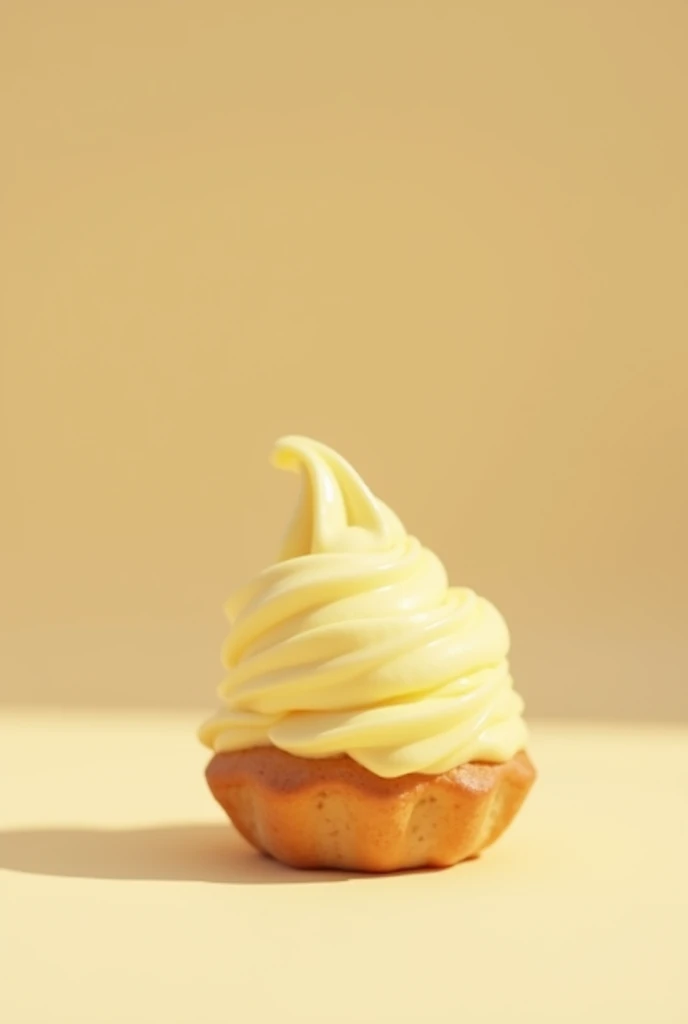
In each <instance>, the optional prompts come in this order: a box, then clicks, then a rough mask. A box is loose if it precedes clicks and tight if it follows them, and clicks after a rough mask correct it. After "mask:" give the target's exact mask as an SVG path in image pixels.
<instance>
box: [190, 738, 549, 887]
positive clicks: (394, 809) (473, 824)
mask: <svg viewBox="0 0 688 1024" xmlns="http://www.w3.org/2000/svg"><path fill="white" fill-rule="evenodd" d="M206 778H207V780H208V785H209V787H210V790H211V792H212V794H213V796H214V797H215V799H216V800H217V802H218V803H219V804H220V806H221V807H222V808H223V809H224V810H225V812H226V813H227V815H228V816H229V818H230V819H231V821H232V822H233V823H234V825H235V826H236V828H237V829H238V830H239V832H240V833H241V834H242V835H243V836H244V838H245V839H247V840H248V842H250V843H251V844H252V845H253V846H255V847H256V848H257V849H258V850H261V851H262V852H264V853H266V854H269V855H270V856H271V857H274V858H276V859H277V860H280V861H282V862H283V863H285V864H289V865H291V866H293V867H299V868H342V869H347V870H350V871H378V872H380V871H398V870H401V869H404V868H420V867H448V866H450V865H452V864H456V863H458V861H461V860H465V859H466V858H468V857H475V856H477V854H479V853H480V852H481V851H482V850H484V849H485V848H486V847H487V846H489V845H490V844H491V843H493V842H494V841H495V840H496V839H497V838H498V837H499V836H500V835H501V834H502V832H503V831H504V830H505V829H506V828H507V826H508V825H509V824H510V822H511V821H512V820H513V818H514V817H515V815H516V813H517V811H518V810H519V808H520V806H521V804H522V803H523V801H524V800H525V798H526V796H527V794H528V791H529V789H530V787H531V786H532V784H533V782H534V780H535V769H534V767H533V765H532V763H531V761H530V759H529V757H528V755H527V754H526V753H525V751H521V752H519V753H518V754H516V755H515V756H514V757H512V758H511V759H510V760H509V761H506V762H505V763H503V764H484V763H476V762H471V763H469V764H464V765H460V766H459V767H457V768H453V769H451V771H448V772H444V773H443V774H442V775H422V774H418V773H415V774H412V775H405V776H401V777H398V778H394V779H384V778H380V777H378V776H376V775H374V774H373V773H372V772H369V771H368V770H367V769H366V768H363V767H362V766H361V765H359V764H357V762H355V761H353V760H352V759H351V758H349V757H336V758H329V759H326V758H323V759H308V758H301V757H295V756H294V755H292V754H288V753H286V752H284V751H282V750H278V749H277V748H275V747H258V748H254V749H251V750H240V751H233V752H226V753H221V754H216V755H215V756H214V757H213V758H212V759H211V761H210V763H209V764H208V767H207V769H206Z"/></svg>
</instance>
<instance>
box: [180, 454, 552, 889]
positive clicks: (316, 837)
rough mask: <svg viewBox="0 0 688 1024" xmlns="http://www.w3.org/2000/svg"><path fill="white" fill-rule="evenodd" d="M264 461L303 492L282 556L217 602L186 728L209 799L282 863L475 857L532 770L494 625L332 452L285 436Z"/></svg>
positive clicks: (505, 642) (416, 862)
mask: <svg viewBox="0 0 688 1024" xmlns="http://www.w3.org/2000/svg"><path fill="white" fill-rule="evenodd" d="M273 461H274V463H275V465H276V466H278V467H280V468H282V469H289V470H295V471H297V472H300V474H301V477H302V490H301V498H300V502H299V505H298V508H297V510H296V514H295V516H294V519H293V522H292V524H291V526H290V528H289V530H288V532H287V535H286V539H285V542H284V546H283V548H282V552H281V555H280V557H279V559H278V561H277V562H275V564H274V565H271V566H269V568H267V569H265V570H264V571H263V572H261V573H260V574H259V575H258V576H257V577H256V578H255V579H253V580H252V581H251V582H250V583H248V584H247V585H246V586H244V587H243V588H241V589H240V590H238V591H237V592H236V593H235V594H234V595H233V596H232V597H231V598H230V599H229V601H228V602H227V605H226V611H227V615H228V617H229V620H230V623H231V630H230V634H229V637H228V639H227V641H226V642H225V645H224V648H223V657H222V660H223V664H224V666H225V668H226V671H227V676H226V678H225V680H224V682H223V683H221V685H220V687H219V691H218V692H219V697H220V701H221V706H220V708H219V710H218V711H217V712H216V714H215V715H214V716H213V717H212V718H210V719H209V720H208V721H206V722H205V723H204V724H203V725H202V726H201V728H200V730H199V737H200V739H201V741H202V742H203V743H204V744H205V745H206V746H207V747H209V748H210V749H211V751H212V752H213V756H212V758H211V760H210V763H209V764H208V767H207V770H206V777H207V781H208V785H209V787H210V790H211V792H212V794H213V796H214V797H215V799H216V800H217V801H218V803H219V804H220V805H221V806H222V807H223V808H224V810H225V811H226V813H227V814H228V816H229V817H230V819H231V820H232V822H233V823H234V825H235V826H236V828H237V829H238V830H239V832H241V834H242V835H243V836H244V837H245V838H246V839H247V840H248V841H249V842H250V843H252V844H253V845H254V846H255V847H256V848H257V849H259V850H262V851H263V852H264V853H266V854H269V855H270V856H272V857H275V858H276V859H278V860H280V861H283V862H284V863H285V864H289V865H292V866H294V867H299V868H343V869H348V870H354V871H358V870H360V871H395V870H399V869H403V868H419V867H445V866H448V865H451V864H455V863H457V862H458V861H461V860H465V859H466V858H468V857H475V856H476V855H478V854H479V853H480V852H481V851H482V850H484V849H485V848H486V847H487V846H489V845H490V843H492V842H494V840H495V839H497V838H498V836H499V835H501V833H502V832H503V831H504V830H505V829H506V828H507V826H508V825H509V824H510V822H511V821H512V819H513V818H514V816H515V814H516V813H517V811H518V809H519V807H520V806H521V804H522V803H523V800H524V799H525V797H526V795H527V793H528V790H529V789H530V787H531V785H532V783H533V781H534V779H535V770H534V768H533V765H532V763H531V761H530V760H529V758H528V755H527V754H526V752H525V746H526V740H527V732H526V727H525V724H524V721H523V717H522V712H523V701H522V699H521V698H520V696H519V695H518V694H517V693H516V692H515V690H514V688H513V682H512V679H511V675H510V671H509V664H508V661H507V655H508V651H509V633H508V630H507V627H506V624H505V622H504V620H503V619H502V617H501V615H500V614H499V612H498V611H497V610H496V608H494V607H493V605H492V604H490V603H489V602H488V601H486V600H484V599H483V598H481V597H478V596H477V595H476V594H475V593H474V592H473V591H472V590H468V589H466V588H462V587H450V586H449V584H448V580H447V574H446V572H445V569H444V567H443V565H442V563H441V562H440V560H439V558H438V557H437V556H436V555H435V554H433V552H432V551H430V550H429V549H428V548H426V547H424V546H423V545H422V544H421V543H420V542H419V541H418V540H417V539H416V538H415V537H411V536H409V535H408V534H407V533H406V530H405V529H404V527H403V526H402V524H401V522H400V521H399V519H398V518H397V517H396V515H395V514H394V513H393V512H392V511H391V509H389V508H388V507H387V506H386V505H385V504H383V502H382V501H380V500H379V499H378V498H376V497H375V496H374V495H373V494H372V492H371V491H370V490H369V489H368V487H367V486H366V484H365V483H364V482H363V481H362V480H361V478H360V477H359V476H358V474H357V473H356V472H355V470H354V469H353V468H352V467H351V466H350V465H349V464H348V463H347V462H346V461H345V460H344V459H343V458H342V457H341V456H340V455H338V454H337V453H336V452H334V451H332V450H331V449H330V448H327V447H326V446H325V445H322V444H319V443H317V442H315V441H311V440H309V439H308V438H304V437H287V438H283V439H282V440H281V441H279V442H278V444H277V446H276V449H275V453H274V456H273Z"/></svg>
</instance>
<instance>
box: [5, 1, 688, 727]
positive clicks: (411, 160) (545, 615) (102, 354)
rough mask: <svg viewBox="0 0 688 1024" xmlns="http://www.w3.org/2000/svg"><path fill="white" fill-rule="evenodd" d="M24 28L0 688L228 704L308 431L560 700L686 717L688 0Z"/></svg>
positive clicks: (8, 76) (41, 694) (113, 17)
mask: <svg viewBox="0 0 688 1024" xmlns="http://www.w3.org/2000/svg"><path fill="white" fill-rule="evenodd" d="M1 20H2V29H1V31H0V105H1V106H2V109H1V110H0V114H1V116H2V125H3V128H2V149H3V160H2V166H1V168H0V176H1V177H2V183H1V186H0V224H1V225H2V227H1V230H0V262H1V266H0V288H1V289H2V296H0V389H1V391H0V489H1V491H2V494H1V498H0V572H1V574H2V581H3V586H2V588H0V627H1V630H2V633H1V635H0V691H1V693H2V696H3V697H7V698H12V699H15V700H21V701H35V702H43V701H46V700H50V701H55V702H65V701H67V702H71V703H74V704H76V703H83V702H87V703H90V704H127V703H137V704H149V705H151V706H155V705H156V704H158V703H164V704H167V705H175V704H186V705H193V706H201V705H203V704H204V702H205V700H206V694H207V693H208V692H209V689H210V688H212V687H213V686H214V685H215V682H216V679H217V672H218V659H217V651H218V646H219V644H220V642H221V639H222V633H223V622H222V617H221V613H220V608H221V605H222V602H223V600H224V599H225V597H226V595H227V593H228V592H229V590H231V589H232V588H233V587H234V586H238V585H240V584H241V583H242V582H244V581H245V580H247V579H249V578H251V577H252V576H253V575H254V573H255V572H256V571H257V570H258V569H259V568H260V567H261V566H262V565H263V564H264V559H265V552H266V550H267V549H268V548H269V545H270V544H271V542H272V543H274V549H273V550H275V551H277V547H278V544H279V537H280V530H281V527H282V522H283V518H284V513H285V509H286V508H288V507H289V503H290V499H289V496H288V495H287V496H285V493H284V485H283V484H282V482H280V481H276V480H275V479H274V474H271V472H270V470H269V468H268V467H267V466H266V464H265V460H264V454H265V452H266V451H267V450H268V449H269V447H270V445H271V444H272V442H273V440H274V438H275V437H278V436H280V435H281V434H284V433H289V432H299V433H306V434H309V435H312V436H315V437H319V438H322V440H324V441H326V442H327V443H329V444H331V445H333V446H334V447H335V448H337V449H340V450H342V451H344V452H346V454H347V456H348V457H349V458H350V459H351V460H352V461H353V463H354V464H355V465H356V466H357V467H359V468H360V470H361V472H362V473H363V474H364V476H365V477H366V478H369V479H370V480H373V481H375V484H376V488H377V490H378V493H379V494H380V496H381V497H382V498H383V500H385V501H386V502H388V503H389V504H390V505H391V506H392V507H393V508H395V509H399V510H402V511H403V516H404V522H405V525H406V526H407V528H408V529H409V530H410V532H412V533H413V534H415V535H417V536H419V537H422V538H423V539H424V541H425V542H427V543H428V544H429V545H431V547H432V549H433V550H435V551H436V552H437V553H438V555H439V556H440V557H441V558H442V560H443V561H444V563H445V564H446V566H447V569H448V571H449V575H450V578H452V579H459V580H461V581H465V583H466V584H467V585H468V586H470V587H472V588H474V589H475V590H476V591H477V592H478V593H484V594H487V595H489V597H490V599H491V600H494V602H495V604H496V605H497V607H498V608H500V610H501V611H503V613H504V615H505V616H506V619H507V621H508V622H509V625H510V628H511V630H512V635H513V637H514V648H513V669H514V676H515V678H516V679H517V680H518V685H519V689H521V691H522V692H523V694H524V696H525V698H526V700H527V701H528V706H529V708H531V709H532V710H534V711H536V712H539V713H541V714H568V713H576V714H584V715H611V716H618V715H623V716H626V717H629V718H641V717H643V716H653V717H665V718H670V717H674V716H679V715H681V716H685V717H688V687H686V686H685V680H686V677H687V676H688V646H687V645H686V644H685V640H684V637H685V623H686V621H687V620H688V588H686V586H685V579H684V577H685V571H684V570H685V566H686V564H688V531H686V529H685V523H686V522H688V478H687V475H686V473H685V471H684V469H685V455H686V451H687V450H688V400H686V381H687V380H688V345H687V343H686V339H687V338H688V304H687V303H686V300H685V283H686V266H687V265H688V251H687V250H688V231H687V230H686V224H687V223H688V135H687V133H686V132H685V130H684V125H685V124H686V120H687V104H688V61H686V39H687V38H688V5H686V4H685V2H683V0H660V2H658V3H648V2H645V3H641V2H636V0H629V2H626V0H581V2H569V3H546V2H543V0H522V2H518V3H514V2H513V0H494V2H490V3H479V2H470V3H469V2H465V3H451V2H448V0H446V2H445V0H441V2H440V0H398V2H391V0H389V2H387V0H384V2H383V0H372V2H369V3H368V2H366V3H358V2H345V0H334V2H322V0H304V2H301V3H299V4H296V5H294V4H292V3H286V2H283V0H252V2H247V0H233V2H230V3H228V2H226V0H197V2H194V3H178V4H173V3H162V2H161V0H136V2H134V0H121V2H93V0H60V2H59V3H49V2H47V0H3V3H2V18H1ZM440 495H443V500H440V497H439V496H440ZM213 616H215V618H213Z"/></svg>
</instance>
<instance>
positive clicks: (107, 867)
mask: <svg viewBox="0 0 688 1024" xmlns="http://www.w3.org/2000/svg"><path fill="white" fill-rule="evenodd" d="M0 868H5V869H8V870H10V871H20V872H23V873H25V874H32V875H57V876H62V877H67V878H111V879H128V880H140V881H143V880H146V881H168V882H169V881H176V882H215V883H220V884H225V885H227V884H229V885H232V884H233V885H289V884H295V883H301V884H303V883H309V882H310V883H314V882H315V883H324V882H342V881H346V880H347V879H351V878H361V877H366V876H361V875H356V874H353V873H350V872H343V871H296V870H294V869H292V868H287V867H285V866H284V865H282V864H278V863H277V862H276V861H273V860H270V859H269V858H267V857H263V856H261V855H260V854H259V853H257V852H256V851H255V850H253V849H252V848H251V847H250V846H248V844H247V843H245V842H244V841H243V840H242V839H241V837H240V836H239V835H238V834H237V833H236V832H235V831H234V830H233V829H232V828H230V827H229V826H228V825H225V824H219V825H206V824H202V825H201V824H196V825H194V824H172V825H162V826H160V827H157V828H123V829H117V828H112V829H84V828H40V829H17V830H5V831H3V830H0Z"/></svg>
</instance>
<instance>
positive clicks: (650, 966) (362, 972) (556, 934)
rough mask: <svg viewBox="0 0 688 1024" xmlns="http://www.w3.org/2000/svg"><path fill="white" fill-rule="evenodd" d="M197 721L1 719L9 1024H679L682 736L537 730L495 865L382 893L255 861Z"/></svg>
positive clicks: (687, 905) (685, 736)
mask: <svg viewBox="0 0 688 1024" xmlns="http://www.w3.org/2000/svg"><path fill="white" fill-rule="evenodd" d="M194 723H195V717H194V715H193V714H189V715H185V716H176V717H166V718H163V719H162V720H161V716H160V715H159V714H155V715H152V714H151V715H143V714H142V715H139V716H136V717H126V716H125V715H120V716H118V715H110V716H107V717H105V716H102V717H96V718H94V717H91V716H88V715H86V714H73V715H61V716H58V715H55V716H50V715H47V714H44V715H41V716H38V717H37V716H36V714H35V713H26V714H23V715H20V714H19V713H16V714H9V713H6V714H5V715H4V716H3V717H1V718H0V778H2V779H4V780H6V779H8V778H12V779H13V780H14V783H13V785H12V786H11V787H10V788H9V789H7V787H5V788H4V790H3V802H2V811H1V820H0V906H1V907H2V914H0V951H1V957H2V977H3V981H2V985H0V1019H2V1020H3V1021H7V1022H8V1024H43V1022H45V1021H50V1022H51V1024H93V1022H94V1021H97V1022H98V1024H151V1021H158V1020H159V1021H164V1022H165V1024H189V1022H191V1021H204V1022H205V1024H226V1021H227V1020H240V1021H241V1022H242V1024H258V1022H260V1024H262V1022H264V1021H265V1022H267V1021H270V1022H284V1024H322V1022H323V1021H325V1022H327V1024H351V1022H352V1021H360V1022H361V1024H393V1022H398V1024H419V1022H420V1021H425V1020H427V1021H432V1022H433V1024H456V1021H457V1020H468V1021H471V1022H472V1024H504V1021H513V1022H521V1021H524V1022H525V1021H527V1022H529V1024H551V1022H552V1021H556V1022H557V1024H580V1022H581V1021H586V1022H589V1024H608V1022H609V1021H623V1022H624V1024H649V1022H651V1021H653V1022H654V1021H657V1022H661V1024H683V1022H684V1021H685V1020H686V1019H688V990H687V989H686V985H685V951H686V948H687V947H688V882H687V880H686V862H687V861H688V827H686V826H688V820H687V819H688V808H687V805H686V800H685V794H686V790H687V788H688V732H686V730H685V728H684V729H678V728H676V729H674V730H669V729H664V730H662V729H651V728H627V729H623V728H615V729H611V728H610V729H604V728H602V727H601V726H597V727H588V728H586V727H585V726H583V725H580V726H565V727H562V726H559V727H554V726H547V727H545V726H541V727H535V729H534V737H533V743H532V752H533V756H534V758H535V759H536V761H537V763H538V766H539V768H540V778H539V780H538V783H537V785H536V787H535V789H534V790H533V793H532V794H531V796H530V797H529V799H528V801H527V803H526V806H525V808H524V809H523V811H522V813H521V816H520V817H519V818H518V819H517V821H516V822H515V823H514V825H513V827H512V828H511V830H510V831H509V832H508V833H507V834H506V835H505V836H504V837H503V838H502V839H501V840H500V842H499V843H498V844H496V845H495V846H494V847H493V848H492V849H491V850H490V851H488V853H486V854H485V856H484V857H483V858H481V859H480V860H478V861H475V862H469V863H466V864H463V865H459V866H458V867H457V868H455V869H451V870H448V871H444V872H437V873H429V874H408V875H402V876H397V877H394V876H391V877H382V878H379V877H377V878H370V877H359V878H356V877H354V878H347V877H346V876H337V875H329V874H326V875H312V874H308V873H305V874H303V873H297V872H291V871H290V870H289V869H287V868H282V867H280V866H278V865H277V864H275V863H272V862H269V861H266V860H262V859H260V858H259V857H258V855H257V854H254V853H253V852H252V851H251V850H250V849H249V848H248V847H247V846H245V845H243V843H242V842H241V841H240V840H239V839H238V838H236V836H235V835H234V834H233V832H232V830H231V828H230V826H229V825H228V824H226V823H225V821H224V818H223V816H222V812H221V811H219V810H218V809H217V808H215V807H214V805H213V803H212V801H211V798H210V796H209V794H208V793H207V790H206V786H205V783H204V781H203V778H202V775H201V772H202V767H203V762H204V760H205V753H204V751H203V749H202V748H201V747H200V746H199V745H198V744H196V743H195V742H194V739H193V727H194Z"/></svg>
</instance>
